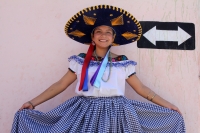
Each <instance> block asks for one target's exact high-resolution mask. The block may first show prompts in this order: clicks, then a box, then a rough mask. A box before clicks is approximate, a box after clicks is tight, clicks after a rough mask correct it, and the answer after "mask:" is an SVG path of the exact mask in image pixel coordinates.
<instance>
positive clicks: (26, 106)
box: [19, 102, 34, 111]
mask: <svg viewBox="0 0 200 133" xmlns="http://www.w3.org/2000/svg"><path fill="white" fill-rule="evenodd" d="M22 109H34V107H33V105H32V104H31V103H30V102H26V103H24V104H23V105H22V107H21V108H20V109H19V111H21V110H22Z"/></svg>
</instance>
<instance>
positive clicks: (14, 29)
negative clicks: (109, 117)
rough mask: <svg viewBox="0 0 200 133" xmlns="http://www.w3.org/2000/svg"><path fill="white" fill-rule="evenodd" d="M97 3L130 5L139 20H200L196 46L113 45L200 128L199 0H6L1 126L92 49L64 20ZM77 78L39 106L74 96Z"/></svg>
mask: <svg viewBox="0 0 200 133" xmlns="http://www.w3.org/2000/svg"><path fill="white" fill-rule="evenodd" d="M78 3H79V4H78ZM97 4H112V5H113V6H117V7H121V8H123V9H126V10H127V11H129V12H131V13H132V14H133V15H134V16H135V17H136V18H137V19H138V20H139V21H163V22H176V21H177V22H192V23H194V24H195V29H196V32H195V34H196V49H195V50H192V51H182V50H156V49H154V50H153V49H151V50H150V49H138V48H137V46H136V43H132V44H130V45H127V46H123V47H120V48H119V47H115V48H112V51H113V52H116V53H118V54H124V53H126V55H127V56H128V57H129V58H130V59H132V60H135V61H137V62H138V65H137V75H138V77H139V78H140V79H141V80H142V82H143V83H144V84H145V85H147V86H149V87H150V88H152V89H153V90H154V91H155V92H157V93H158V94H159V95H160V96H162V97H163V98H165V99H167V100H168V101H170V102H172V103H174V104H175V105H177V106H178V107H179V108H180V110H181V111H182V113H183V116H184V119H185V122H186V128H187V132H188V133H197V132H200V126H199V125H200V113H198V112H199V110H200V97H199V96H200V78H199V77H198V76H199V75H200V37H199V34H200V1H199V0H162V1H161V0H159V1H158V0H157V1H155V0H154V1H150V0H142V1H139V0H123V1H122V0H121V1H119V0H100V1H94V0H87V1H84V2H83V0H73V1H69V0H58V1H56V0H51V1H48V0H40V1H33V0H32V1H27V0H18V1H13V0H1V1H0V82H1V83H0V90H1V93H0V131H1V132H2V133H8V132H9V131H10V128H11V124H12V120H13V116H14V113H15V112H16V111H17V110H18V109H19V108H20V106H21V105H22V104H23V103H24V102H26V101H28V100H30V99H32V98H33V97H35V96H36V95H38V94H39V93H41V92H42V91H44V90H45V89H46V88H47V87H49V86H50V85H51V84H52V83H54V82H56V81H57V80H59V79H60V78H61V76H63V75H64V74H65V73H66V71H67V70H68V57H69V56H70V55H72V54H78V53H80V52H85V51H86V49H87V46H83V45H80V44H78V43H76V42H74V41H73V40H71V39H69V38H67V37H66V35H65V33H64V25H65V23H66V22H67V20H68V19H70V17H71V16H72V15H74V14H75V13H76V12H78V11H79V10H82V9H83V8H85V7H89V6H93V5H97ZM75 84H76V83H74V84H72V85H71V86H70V87H69V88H68V89H67V90H66V91H65V92H63V93H62V94H60V95H58V96H57V97H55V98H53V99H51V100H49V101H47V102H46V103H44V104H41V105H40V106H38V107H37V109H38V110H41V111H48V110H50V109H52V108H53V107H55V106H57V105H59V104H60V103H62V102H63V101H65V100H67V99H68V98H70V97H72V96H73V95H74V92H73V90H74V86H75ZM126 92H127V93H126V96H127V97H128V98H131V99H136V100H141V101H145V102H147V101H146V100H145V99H143V98H141V97H139V96H137V95H136V94H135V93H134V91H133V90H132V89H131V88H130V87H129V86H128V85H127V90H126Z"/></svg>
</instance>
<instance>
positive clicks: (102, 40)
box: [99, 39, 107, 42]
mask: <svg viewBox="0 0 200 133" xmlns="http://www.w3.org/2000/svg"><path fill="white" fill-rule="evenodd" d="M99 41H100V42H107V40H104V39H101V40H99Z"/></svg>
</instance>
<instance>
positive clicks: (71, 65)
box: [69, 57, 78, 73]
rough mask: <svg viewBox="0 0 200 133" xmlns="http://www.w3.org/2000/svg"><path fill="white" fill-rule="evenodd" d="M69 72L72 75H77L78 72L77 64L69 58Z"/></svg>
mask: <svg viewBox="0 0 200 133" xmlns="http://www.w3.org/2000/svg"><path fill="white" fill-rule="evenodd" d="M69 70H70V71H71V72H73V73H77V71H78V62H77V61H76V60H74V59H73V58H72V57H70V58H69Z"/></svg>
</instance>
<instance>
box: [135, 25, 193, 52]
mask: <svg viewBox="0 0 200 133" xmlns="http://www.w3.org/2000/svg"><path fill="white" fill-rule="evenodd" d="M140 24H141V26H142V30H143V35H142V37H141V39H140V40H139V41H138V42H137V46H138V48H153V49H177V50H194V49H195V27H194V24H193V23H182V22H153V21H140Z"/></svg>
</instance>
